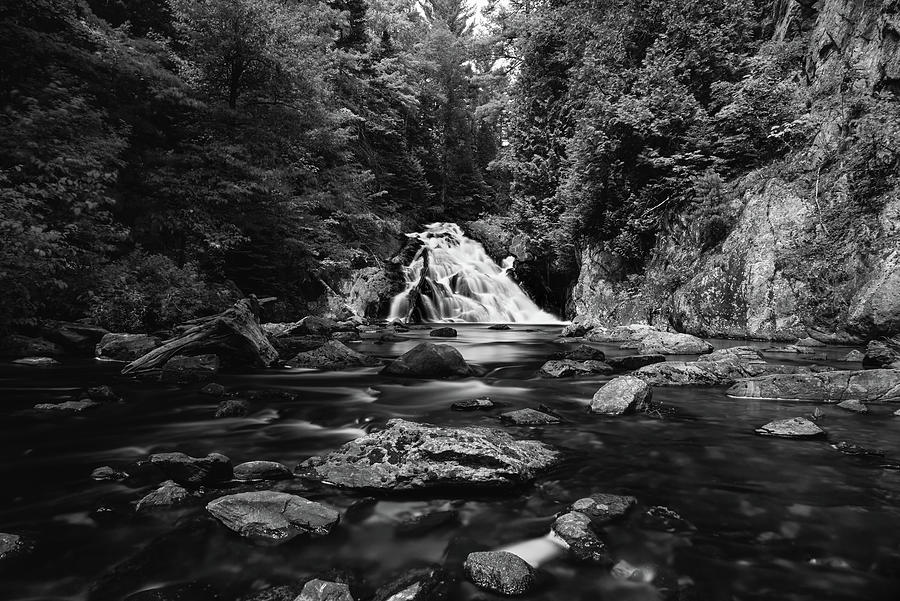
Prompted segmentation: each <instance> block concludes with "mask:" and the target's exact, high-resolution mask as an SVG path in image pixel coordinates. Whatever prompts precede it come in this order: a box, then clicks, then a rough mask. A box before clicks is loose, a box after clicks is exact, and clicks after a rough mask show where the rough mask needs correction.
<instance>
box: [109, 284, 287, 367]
mask: <svg viewBox="0 0 900 601" xmlns="http://www.w3.org/2000/svg"><path fill="white" fill-rule="evenodd" d="M258 312H259V301H258V300H257V299H256V297H254V296H250V297H248V298H243V299H241V300H239V301H238V302H236V303H235V304H234V305H232V306H231V307H229V308H228V309H226V310H225V311H223V312H222V313H219V314H218V315H213V316H211V317H205V318H202V319H198V320H194V321H193V322H192V324H191V326H190V327H189V328H187V329H186V330H185V331H184V332H182V333H181V334H180V335H179V336H176V337H175V338H172V339H170V340H167V341H166V342H165V343H163V345H162V346H160V347H158V348H155V349H153V350H152V351H150V352H149V353H147V354H146V355H144V356H143V357H140V358H139V359H136V360H134V361H132V362H131V363H129V364H128V365H126V366H125V368H124V369H123V370H122V373H123V374H134V373H139V372H144V371H150V370H153V369H159V368H162V367H163V365H165V364H166V362H167V361H168V360H169V359H171V358H172V357H174V356H175V355H203V354H207V353H213V354H216V355H218V356H219V357H220V358H221V359H222V362H223V363H225V364H226V365H231V366H253V367H269V366H270V365H272V364H273V363H275V362H276V361H277V360H278V351H276V350H275V348H274V347H273V346H272V344H271V343H270V342H269V339H268V338H267V337H266V333H265V332H264V331H263V330H262V328H261V327H260V325H259V318H258V317H257V315H258Z"/></svg>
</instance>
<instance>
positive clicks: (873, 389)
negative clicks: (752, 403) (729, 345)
mask: <svg viewBox="0 0 900 601" xmlns="http://www.w3.org/2000/svg"><path fill="white" fill-rule="evenodd" d="M728 395H729V396H732V397H738V398H751V399H780V400H788V401H824V402H828V403H839V402H841V401H846V400H849V399H855V400H857V401H863V402H879V401H888V402H890V401H895V402H900V370H898V369H866V370H849V371H826V372H819V373H810V374H781V375H774V376H763V377H759V378H750V379H747V380H741V381H740V382H738V383H736V384H735V385H734V386H732V387H731V388H729V389H728Z"/></svg>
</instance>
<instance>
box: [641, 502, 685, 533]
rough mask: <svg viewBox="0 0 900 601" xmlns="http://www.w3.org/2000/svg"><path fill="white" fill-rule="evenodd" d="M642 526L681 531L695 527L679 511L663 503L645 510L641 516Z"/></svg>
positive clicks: (651, 528)
mask: <svg viewBox="0 0 900 601" xmlns="http://www.w3.org/2000/svg"><path fill="white" fill-rule="evenodd" d="M641 527H642V528H646V529H647V530H659V531H662V532H680V531H687V530H694V529H695V528H694V525H693V524H691V523H690V522H689V521H687V520H686V519H684V518H683V517H681V516H680V515H678V513H677V512H675V511H673V510H671V509H669V508H668V507H664V506H662V505H656V506H654V507H651V508H649V509H648V510H647V511H645V512H644V515H642V516H641Z"/></svg>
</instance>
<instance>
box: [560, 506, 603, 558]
mask: <svg viewBox="0 0 900 601" xmlns="http://www.w3.org/2000/svg"><path fill="white" fill-rule="evenodd" d="M553 532H554V533H556V535H557V536H559V537H560V538H561V539H563V540H564V541H565V542H566V544H567V545H569V552H570V553H571V554H572V555H573V556H574V557H575V558H576V559H578V560H579V561H589V562H594V563H608V562H609V561H610V560H609V553H608V552H607V549H606V545H604V544H603V542H602V541H601V540H600V538H599V537H597V534H596V533H595V532H594V530H593V527H592V526H591V518H589V517H588V516H586V515H585V514H583V513H579V512H577V511H570V512H568V513H564V514H563V515H561V516H559V517H558V518H556V521H555V522H553Z"/></svg>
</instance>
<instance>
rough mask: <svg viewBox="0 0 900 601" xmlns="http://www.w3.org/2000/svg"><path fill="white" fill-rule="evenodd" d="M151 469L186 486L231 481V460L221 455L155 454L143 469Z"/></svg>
mask: <svg viewBox="0 0 900 601" xmlns="http://www.w3.org/2000/svg"><path fill="white" fill-rule="evenodd" d="M144 466H147V467H150V468H153V469H156V470H158V471H159V472H161V473H162V474H165V476H166V477H167V478H169V479H170V480H174V481H175V482H177V483H178V484H183V485H186V486H200V485H201V484H214V483H217V482H223V481H225V480H231V477H232V475H233V471H232V468H231V460H230V459H228V457H226V456H225V455H221V454H219V453H210V454H209V455H207V456H206V457H191V456H190V455H186V454H184V453H155V454H153V455H150V457H149V458H147V460H146V461H144V462H142V463H141V467H144Z"/></svg>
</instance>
